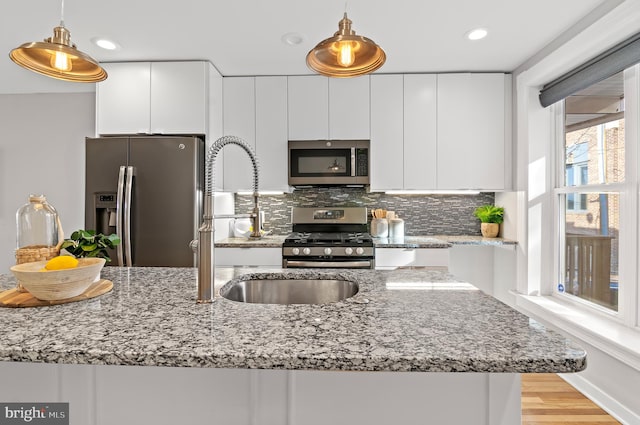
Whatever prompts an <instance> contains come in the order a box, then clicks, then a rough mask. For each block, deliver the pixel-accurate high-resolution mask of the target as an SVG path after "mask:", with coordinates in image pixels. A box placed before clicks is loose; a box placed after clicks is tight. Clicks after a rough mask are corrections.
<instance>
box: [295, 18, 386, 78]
mask: <svg viewBox="0 0 640 425" xmlns="http://www.w3.org/2000/svg"><path fill="white" fill-rule="evenodd" d="M386 59H387V57H386V55H385V53H384V50H382V48H381V47H380V46H378V45H377V44H376V43H375V42H373V40H371V39H368V38H367V37H363V36H361V35H356V33H355V31H353V30H352V29H351V20H350V19H349V18H347V13H346V12H345V14H344V17H343V18H342V19H341V20H340V22H338V31H337V32H336V33H335V34H334V35H333V37H330V38H327V39H326V40H323V41H321V42H320V43H318V45H317V46H316V47H314V48H313V49H312V50H311V51H310V52H309V53H308V54H307V65H308V66H309V68H311V69H313V70H314V71H316V72H317V73H319V74H322V75H326V76H327V77H357V76H359V75H365V74H369V73H371V72H373V71H375V70H376V69H378V68H380V67H381V66H382V65H383V64H384V62H385V60H386Z"/></svg>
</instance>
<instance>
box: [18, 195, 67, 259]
mask: <svg viewBox="0 0 640 425" xmlns="http://www.w3.org/2000/svg"><path fill="white" fill-rule="evenodd" d="M16 225H17V249H16V263H17V264H22V263H29V262H33V261H43V260H49V259H51V258H53V257H56V256H58V255H59V253H60V245H61V243H62V239H63V236H62V235H61V234H60V232H61V229H60V220H59V218H58V213H57V211H56V209H55V208H54V207H53V205H51V204H49V203H48V202H47V199H46V197H45V196H44V195H30V196H29V201H28V202H27V203H26V204H25V205H23V206H22V207H20V208H19V209H18V211H17V212H16Z"/></svg>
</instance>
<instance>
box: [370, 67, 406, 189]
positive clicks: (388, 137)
mask: <svg viewBox="0 0 640 425" xmlns="http://www.w3.org/2000/svg"><path fill="white" fill-rule="evenodd" d="M402 88H403V77H402V75H372V76H371V153H370V155H371V159H370V161H371V176H370V179H371V190H374V191H383V190H392V189H403V188H404V181H403V169H404V145H403V132H404V130H403V93H402V90H403V89H402Z"/></svg>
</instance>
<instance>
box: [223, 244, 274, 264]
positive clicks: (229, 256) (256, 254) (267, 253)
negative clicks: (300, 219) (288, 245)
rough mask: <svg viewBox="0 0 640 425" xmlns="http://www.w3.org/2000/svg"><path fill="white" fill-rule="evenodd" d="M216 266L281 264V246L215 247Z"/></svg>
mask: <svg viewBox="0 0 640 425" xmlns="http://www.w3.org/2000/svg"><path fill="white" fill-rule="evenodd" d="M215 255H216V257H215V260H216V266H272V267H280V266H282V248H216V249H215Z"/></svg>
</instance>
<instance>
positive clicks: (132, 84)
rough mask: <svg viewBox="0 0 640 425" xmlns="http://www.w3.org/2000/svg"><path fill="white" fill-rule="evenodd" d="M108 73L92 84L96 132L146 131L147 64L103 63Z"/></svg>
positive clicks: (148, 117) (148, 105) (148, 112)
mask: <svg viewBox="0 0 640 425" xmlns="http://www.w3.org/2000/svg"><path fill="white" fill-rule="evenodd" d="M102 66H103V67H104V68H105V70H106V71H107V73H108V74H109V77H108V78H107V79H106V80H104V81H102V82H100V83H98V84H96V112H97V117H96V127H97V131H96V132H97V134H98V135H101V134H137V133H150V128H149V125H150V122H151V64H150V63H149V62H131V63H105V64H103V65H102Z"/></svg>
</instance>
